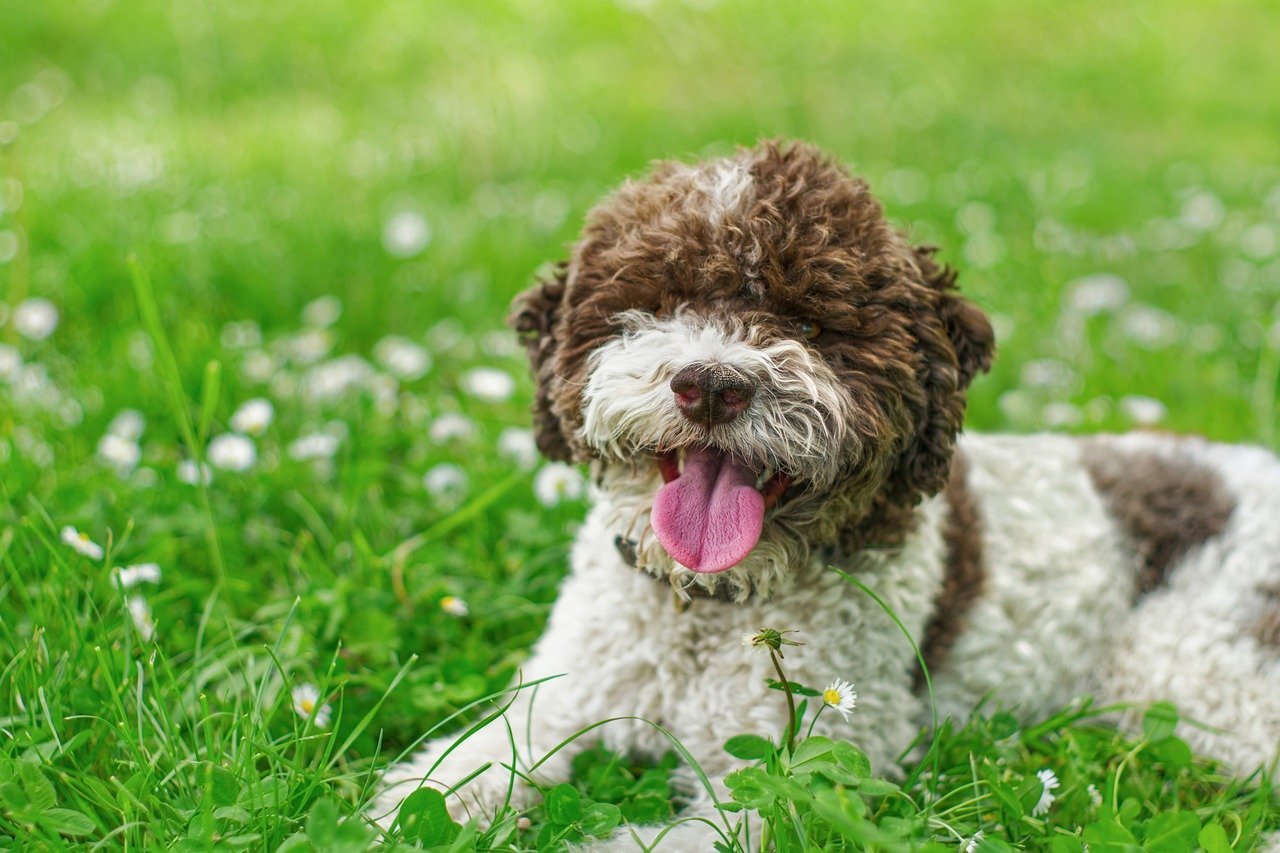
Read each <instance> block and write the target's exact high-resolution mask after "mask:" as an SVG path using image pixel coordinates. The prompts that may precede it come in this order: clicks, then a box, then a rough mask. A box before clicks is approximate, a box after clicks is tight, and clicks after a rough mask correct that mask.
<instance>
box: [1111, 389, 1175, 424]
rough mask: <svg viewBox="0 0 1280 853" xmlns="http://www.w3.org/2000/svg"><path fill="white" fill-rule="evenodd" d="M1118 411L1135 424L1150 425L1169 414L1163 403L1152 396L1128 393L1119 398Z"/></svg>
mask: <svg viewBox="0 0 1280 853" xmlns="http://www.w3.org/2000/svg"><path fill="white" fill-rule="evenodd" d="M1120 411H1121V412H1122V413H1123V414H1124V416H1125V417H1126V418H1128V419H1129V420H1131V421H1133V422H1134V423H1136V424H1142V425H1143V426H1150V425H1152V424H1157V423H1159V422H1160V421H1162V420H1164V419H1165V416H1166V415H1168V414H1169V410H1168V408H1166V407H1165V404H1164V403H1161V402H1160V401H1159V400H1157V399H1155V398H1154V397H1143V396H1139V395H1129V396H1126V397H1121V398H1120Z"/></svg>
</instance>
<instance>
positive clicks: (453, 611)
mask: <svg viewBox="0 0 1280 853" xmlns="http://www.w3.org/2000/svg"><path fill="white" fill-rule="evenodd" d="M440 609H441V610H443V611H444V612H445V613H448V614H449V615H450V616H457V617H459V618H461V617H463V616H466V615H467V614H468V613H470V612H471V608H470V607H468V606H467V602H466V600H465V599H463V598H459V597H458V596H456V595H446V596H445V597H444V598H442V599H440Z"/></svg>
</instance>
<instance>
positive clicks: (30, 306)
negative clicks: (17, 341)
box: [13, 296, 58, 341]
mask: <svg viewBox="0 0 1280 853" xmlns="http://www.w3.org/2000/svg"><path fill="white" fill-rule="evenodd" d="M13 327H14V328H15V329H17V330H18V334H20V335H22V336H23V337H24V338H30V339H31V340H33V341H42V340H44V339H45V338H47V337H49V336H50V335H52V334H53V330H54V329H56V328H58V306H56V305H54V304H53V303H52V302H50V301H49V300H48V299H41V298H40V297H39V296H33V297H32V298H30V299H24V300H23V301H22V302H19V303H18V307H17V308H14V309H13Z"/></svg>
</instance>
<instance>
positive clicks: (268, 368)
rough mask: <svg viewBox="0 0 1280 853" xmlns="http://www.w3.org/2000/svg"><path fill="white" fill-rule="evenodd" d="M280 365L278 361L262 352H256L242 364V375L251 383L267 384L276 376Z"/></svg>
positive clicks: (247, 356) (246, 357) (250, 354)
mask: <svg viewBox="0 0 1280 853" xmlns="http://www.w3.org/2000/svg"><path fill="white" fill-rule="evenodd" d="M278 368H279V365H277V364H276V360H275V359H274V358H272V357H271V356H270V355H269V354H267V353H265V352H263V351H262V350H260V349H259V350H254V351H253V352H251V353H249V354H248V355H246V356H245V357H244V361H242V362H240V375H241V376H243V377H244V378H245V379H247V380H248V381H250V382H254V383H262V382H266V381H267V380H268V379H270V378H271V377H272V376H274V375H275V373H276V370H277V369H278Z"/></svg>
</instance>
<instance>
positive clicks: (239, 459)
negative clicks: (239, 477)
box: [205, 432, 258, 471]
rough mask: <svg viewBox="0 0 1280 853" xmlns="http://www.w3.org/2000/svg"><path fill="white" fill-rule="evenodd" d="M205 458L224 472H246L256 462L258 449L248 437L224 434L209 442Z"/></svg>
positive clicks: (232, 433) (229, 433) (231, 433)
mask: <svg viewBox="0 0 1280 853" xmlns="http://www.w3.org/2000/svg"><path fill="white" fill-rule="evenodd" d="M205 457H206V458H207V459H208V460H209V464H210V465H212V466H213V467H215V468H221V469H222V470H224V471H248V470H249V469H250V468H252V467H253V463H255V462H257V461H258V449H257V448H256V447H254V446H253V442H252V441H251V440H250V439H249V437H248V436H246V435H240V434H239V433H235V432H224V433H223V434H222V435H220V436H217V437H216V438H214V439H213V441H211V442H209V449H208V450H207V451H206V453H205Z"/></svg>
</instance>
